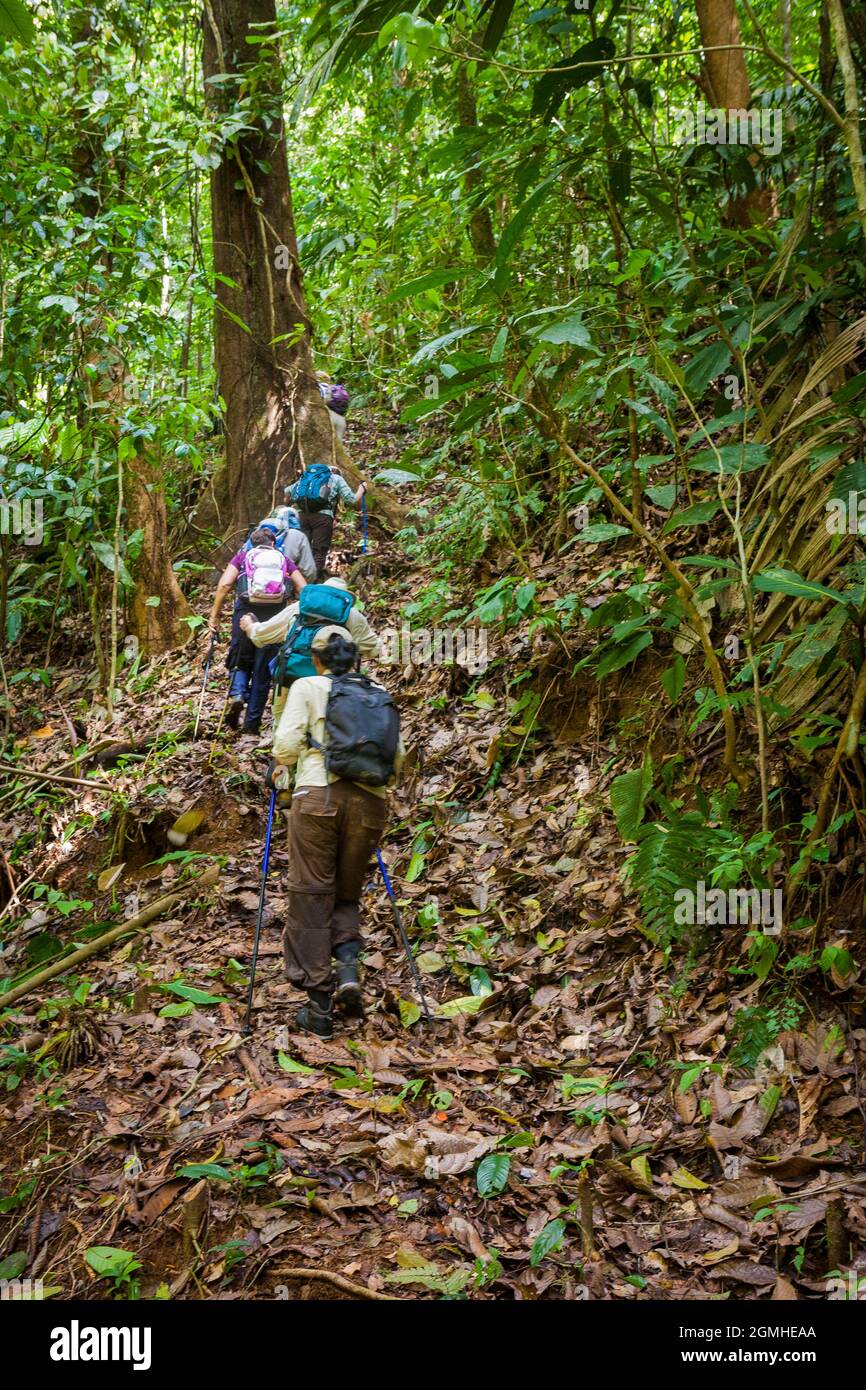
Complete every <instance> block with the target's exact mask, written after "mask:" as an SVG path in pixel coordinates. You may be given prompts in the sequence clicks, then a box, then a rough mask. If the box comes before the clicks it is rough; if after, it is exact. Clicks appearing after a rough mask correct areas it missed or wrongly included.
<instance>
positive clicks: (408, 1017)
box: [397, 999, 421, 1028]
mask: <svg viewBox="0 0 866 1390" xmlns="http://www.w3.org/2000/svg"><path fill="white" fill-rule="evenodd" d="M397 1007H398V1008H399V1010H400V1022H401V1023H402V1025H403V1027H404V1028H411V1027H412V1024H413V1023H417V1022H418V1020H419V1018H420V1017H421V1010H420V1009H419V1007H418V1005H417V1004H416V1003H415V1001H414V999H398V1001H397Z"/></svg>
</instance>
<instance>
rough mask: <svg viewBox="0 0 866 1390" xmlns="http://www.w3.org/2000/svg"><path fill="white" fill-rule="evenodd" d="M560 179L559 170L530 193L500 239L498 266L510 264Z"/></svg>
mask: <svg viewBox="0 0 866 1390" xmlns="http://www.w3.org/2000/svg"><path fill="white" fill-rule="evenodd" d="M558 177H559V171H558V170H557V172H556V173H554V174H548V176H547V178H546V179H544V180H543V181H542V182H541V183H540V184H539V185H538V187H537V188H536V189H535V191H534V192H533V193H530V195H529V197H528V198H527V199H526V202H525V203H524V204H523V206H522V207H520V208H518V210H517V212H516V213H515V214H514V216H513V217H512V219H511V221H510V222H509V224H508V226H507V227H506V228H505V231H504V232H503V233H502V236H501V237H500V238H499V246H498V248H497V251H496V264H497V266H499V267H502V266H505V265H507V264H508V261H509V258H510V256H511V253H512V251H513V250H514V248H515V246H516V245H517V243H518V241H519V240H520V238H521V237H522V236H523V233H524V231H525V230H526V227H527V225H528V223H529V222H530V220H531V218H532V217H533V216H534V215H535V213H536V211H537V210H538V208H539V207H540V206H541V204H542V203H543V201H544V199H545V198H546V197H547V191H548V189H549V188H550V185H551V184H552V183H553V181H554V179H557V178H558Z"/></svg>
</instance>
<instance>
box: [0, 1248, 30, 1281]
mask: <svg viewBox="0 0 866 1390" xmlns="http://www.w3.org/2000/svg"><path fill="white" fill-rule="evenodd" d="M27 1263H28V1260H27V1251H26V1250H16V1251H15V1253H14V1255H7V1256H6V1258H5V1260H0V1279H20V1278H21V1275H22V1274H23V1273H24V1271H25V1269H26V1268H27Z"/></svg>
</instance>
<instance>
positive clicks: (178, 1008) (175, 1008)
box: [159, 1004, 195, 1018]
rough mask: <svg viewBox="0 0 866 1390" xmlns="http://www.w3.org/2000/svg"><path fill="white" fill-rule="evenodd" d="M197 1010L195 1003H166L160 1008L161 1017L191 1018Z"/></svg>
mask: <svg viewBox="0 0 866 1390" xmlns="http://www.w3.org/2000/svg"><path fill="white" fill-rule="evenodd" d="M194 1012H195V1005H194V1004H166V1005H165V1007H164V1008H162V1009H160V1011H159V1016H160V1018H189V1016H190V1014H191V1013H194Z"/></svg>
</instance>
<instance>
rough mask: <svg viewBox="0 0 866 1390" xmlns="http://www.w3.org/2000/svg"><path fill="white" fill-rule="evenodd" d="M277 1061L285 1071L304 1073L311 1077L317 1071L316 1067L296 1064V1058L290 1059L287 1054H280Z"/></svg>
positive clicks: (301, 1063)
mask: <svg viewBox="0 0 866 1390" xmlns="http://www.w3.org/2000/svg"><path fill="white" fill-rule="evenodd" d="M277 1061H278V1062H279V1064H280V1066H281V1067H282V1069H283V1071H295V1072H303V1073H304V1074H305V1075H307V1076H310V1075H312V1074H313V1073H314V1072H315V1070H316V1068H315V1067H307V1066H305V1065H304V1063H303V1062H296V1061H295V1059H294V1057H290V1056H289V1054H288V1053H287V1052H282V1051H280V1052H278V1053H277Z"/></svg>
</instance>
